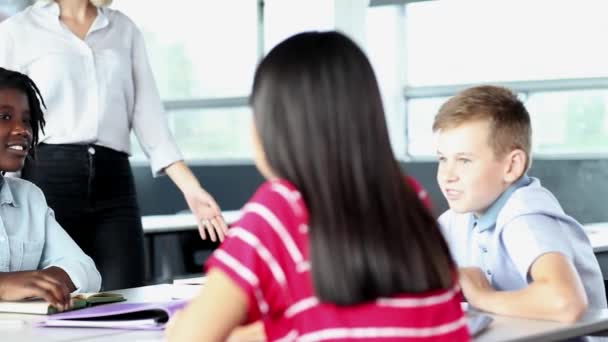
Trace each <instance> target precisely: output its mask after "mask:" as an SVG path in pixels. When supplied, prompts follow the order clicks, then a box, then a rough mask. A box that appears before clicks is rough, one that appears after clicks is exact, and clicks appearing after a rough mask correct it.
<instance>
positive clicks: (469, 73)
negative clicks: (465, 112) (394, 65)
mask: <svg viewBox="0 0 608 342" xmlns="http://www.w3.org/2000/svg"><path fill="white" fill-rule="evenodd" d="M607 12H608V2H606V1H597V0H580V1H576V2H574V1H552V0H535V1H527V0H483V1H480V0H476V1H475V0H462V1H447V0H439V1H425V2H417V3H412V4H409V5H407V21H406V30H407V38H406V42H407V53H408V59H407V61H408V66H407V82H408V86H410V87H413V86H428V85H445V84H467V83H479V82H504V81H525V80H547V79H565V78H585V77H607V76H608V63H606V60H608V49H606V48H605V45H604V44H602V43H601V42H603V41H605V33H606V32H608V21H607V20H606V18H605V13H607ZM455 14H456V15H455Z"/></svg>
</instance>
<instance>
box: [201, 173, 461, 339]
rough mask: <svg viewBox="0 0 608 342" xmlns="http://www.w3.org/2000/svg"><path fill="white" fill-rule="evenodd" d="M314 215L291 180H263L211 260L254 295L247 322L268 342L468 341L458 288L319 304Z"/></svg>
mask: <svg viewBox="0 0 608 342" xmlns="http://www.w3.org/2000/svg"><path fill="white" fill-rule="evenodd" d="M307 223H308V213H307V209H306V206H305V205H304V203H303V201H302V197H301V195H300V193H299V192H298V191H297V190H296V189H295V188H294V187H293V186H292V185H291V184H290V183H288V182H287V181H284V180H279V181H271V182H266V183H264V184H263V185H262V186H261V187H260V188H259V189H258V190H257V192H256V193H255V195H254V196H253V198H252V199H251V200H250V201H249V202H248V203H247V204H246V205H245V206H244V207H243V210H242V216H241V219H240V220H239V222H237V223H236V224H235V225H233V227H232V228H231V229H230V230H229V232H228V237H227V239H226V240H224V242H223V243H222V245H221V246H220V247H219V248H218V249H217V250H216V251H215V252H214V253H213V254H212V256H211V257H210V258H209V259H208V260H207V262H206V264H205V267H206V269H207V270H209V269H210V268H216V269H219V270H221V271H223V272H224V273H225V274H226V275H228V276H229V277H230V278H231V279H232V280H233V281H234V282H235V283H236V284H237V285H238V286H239V287H240V288H241V289H242V290H243V291H244V292H245V293H246V294H247V295H248V297H249V309H248V315H247V323H249V322H254V321H257V320H262V321H263V323H264V328H265V331H266V335H267V338H268V340H269V341H344V340H357V341H372V340H373V341H387V342H388V341H417V342H421V341H446V342H447V341H450V342H454V341H468V340H469V336H468V332H467V328H466V321H465V318H464V316H463V313H462V310H461V307H460V295H459V289H458V287H457V286H456V285H455V286H454V287H453V288H452V289H450V290H447V291H436V292H429V293H424V294H404V295H400V296H396V297H392V298H378V299H376V300H374V301H370V302H366V303H361V304H357V305H353V306H336V305H333V304H329V303H320V302H319V300H318V299H317V298H316V297H315V295H314V291H313V287H312V280H311V276H310V273H309V271H310V263H309V259H308V226H307Z"/></svg>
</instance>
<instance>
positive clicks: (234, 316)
mask: <svg viewBox="0 0 608 342" xmlns="http://www.w3.org/2000/svg"><path fill="white" fill-rule="evenodd" d="M250 101H251V107H252V109H253V118H254V120H253V121H254V123H253V130H252V131H253V141H254V150H255V151H256V155H255V161H256V165H257V167H258V169H259V170H260V171H261V173H262V174H263V175H264V177H265V178H266V179H267V180H268V181H267V182H266V183H264V184H263V185H261V186H260V188H259V189H258V190H257V192H256V193H255V195H254V196H253V198H252V199H251V200H250V201H249V202H248V203H247V204H246V205H245V206H244V208H243V211H242V212H243V216H242V218H241V220H240V221H239V222H238V223H237V224H236V225H235V226H234V227H233V228H231V229H230V230H229V232H228V238H227V239H226V240H225V241H224V243H223V244H222V245H221V247H220V248H219V249H218V250H217V251H215V252H214V254H213V255H212V256H211V257H210V259H209V260H208V261H207V262H206V268H207V271H208V273H207V277H208V278H207V282H206V284H205V288H204V291H202V292H201V295H200V296H198V297H197V298H195V299H194V300H193V302H192V303H191V304H190V305H189V306H188V307H187V308H186V309H185V311H184V312H182V313H180V314H179V315H178V317H177V319H176V320H175V322H174V323H173V325H172V326H171V327H170V328H169V331H168V337H169V340H170V341H185V340H199V341H219V340H224V339H225V338H226V337H227V336H228V334H229V333H230V332H231V331H232V330H233V328H235V327H236V326H238V325H239V324H246V323H249V322H254V321H256V320H261V322H262V324H263V327H264V331H265V334H266V337H267V338H268V340H281V341H292V340H298V341H300V340H301V341H319V340H333V341H335V340H348V339H356V340H357V341H362V340H367V341H371V340H377V339H379V338H382V341H397V340H399V341H404V340H406V341H407V340H410V339H411V340H415V341H430V340H433V341H463V340H468V338H469V337H468V333H467V330H466V325H465V319H464V317H463V314H462V311H461V308H460V302H459V300H460V296H459V289H458V286H457V285H456V268H455V265H454V263H453V261H452V259H451V257H450V253H449V251H448V248H447V246H446V243H445V241H444V240H443V238H442V236H441V233H440V231H439V229H438V227H437V223H436V222H435V220H434V219H433V217H432V216H431V214H430V213H429V211H428V210H427V209H426V208H425V206H424V204H423V203H422V202H421V201H420V200H419V199H418V196H417V195H416V193H415V192H414V191H413V190H412V189H411V187H410V186H409V185H408V184H407V182H405V181H404V177H403V174H402V171H401V170H400V168H399V164H398V163H397V161H396V159H395V157H394V156H393V153H392V150H391V146H390V143H389V137H388V131H387V127H386V122H385V117H384V111H383V108H382V103H381V98H380V93H379V90H378V85H377V82H376V78H375V76H374V73H373V70H372V67H371V65H370V63H369V61H368V59H367V58H366V56H365V54H364V53H363V52H362V51H361V49H360V48H359V47H357V46H356V45H355V44H354V43H353V42H352V41H351V40H350V39H348V38H347V37H345V36H344V35H342V34H340V33H337V32H321V33H319V32H309V33H302V34H299V35H296V36H293V37H291V38H289V39H287V40H285V41H284V42H282V43H281V44H279V45H278V46H276V47H275V48H274V49H272V51H270V53H269V54H268V55H267V56H266V57H265V58H264V59H263V60H262V62H261V63H260V65H259V66H258V69H257V71H256V74H255V79H254V84H253V91H252V94H251V99H250Z"/></svg>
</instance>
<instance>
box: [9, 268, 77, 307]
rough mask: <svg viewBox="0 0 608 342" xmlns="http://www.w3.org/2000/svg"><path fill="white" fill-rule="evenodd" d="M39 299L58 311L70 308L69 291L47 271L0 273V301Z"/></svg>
mask: <svg viewBox="0 0 608 342" xmlns="http://www.w3.org/2000/svg"><path fill="white" fill-rule="evenodd" d="M31 297H40V298H42V299H44V300H45V301H46V302H48V303H49V304H51V305H53V306H54V307H55V308H57V309H58V310H59V311H64V310H67V309H69V308H70V289H69V288H68V286H67V285H66V284H65V283H62V282H61V281H60V280H58V279H57V278H56V277H54V276H53V272H49V271H48V270H38V271H23V272H7V273H0V300H21V299H26V298H31Z"/></svg>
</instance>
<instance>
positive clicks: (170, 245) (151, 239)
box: [141, 210, 241, 283]
mask: <svg viewBox="0 0 608 342" xmlns="http://www.w3.org/2000/svg"><path fill="white" fill-rule="evenodd" d="M222 216H224V219H225V220H226V223H227V224H228V225H230V224H233V223H235V222H236V221H237V220H238V219H239V218H240V216H241V214H240V211H239V210H227V211H222ZM141 223H142V226H143V229H144V237H145V239H146V258H147V261H146V275H147V276H146V278H147V279H148V280H149V281H151V282H153V283H159V282H166V281H168V280H170V279H172V278H174V277H175V276H177V275H182V274H186V273H190V272H192V271H190V272H188V271H187V270H186V269H185V262H184V257H183V251H182V245H181V244H180V240H179V239H178V237H177V236H176V235H175V234H176V233H180V232H187V231H198V225H197V221H196V219H195V218H194V216H193V215H192V214H191V213H187V214H175V215H150V216H143V217H142V219H141ZM196 235H197V236H198V234H196ZM209 248H210V249H211V248H212V247H211V246H210V247H209ZM156 251H163V252H162V253H157V252H156Z"/></svg>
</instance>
